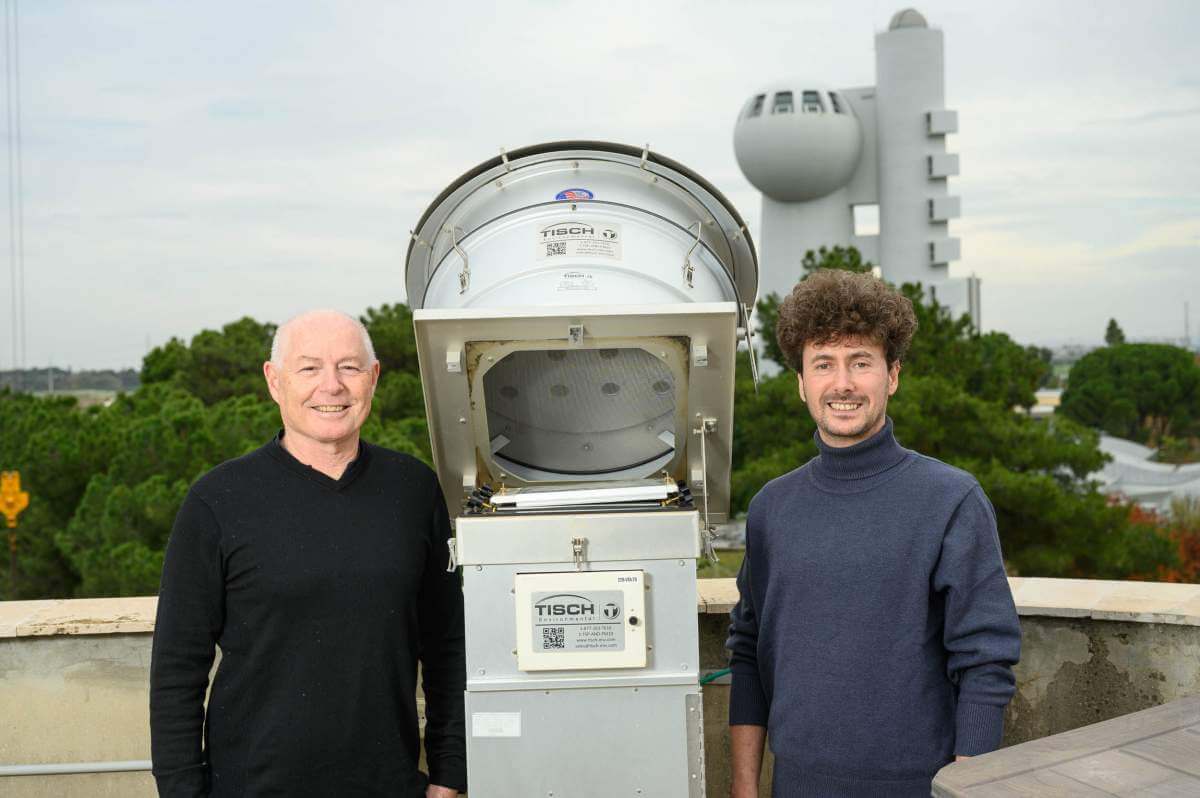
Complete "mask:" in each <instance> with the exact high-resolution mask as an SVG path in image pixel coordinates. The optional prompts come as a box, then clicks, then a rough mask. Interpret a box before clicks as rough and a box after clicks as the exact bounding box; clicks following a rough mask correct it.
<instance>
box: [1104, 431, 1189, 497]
mask: <svg viewBox="0 0 1200 798" xmlns="http://www.w3.org/2000/svg"><path fill="white" fill-rule="evenodd" d="M1100 451H1102V452H1104V453H1105V454H1107V455H1108V456H1109V457H1111V458H1112V459H1111V460H1109V462H1107V463H1105V464H1104V467H1103V468H1101V469H1100V470H1099V471H1098V472H1096V473H1095V474H1092V478H1093V479H1096V480H1098V481H1099V482H1100V486H1101V489H1102V490H1103V491H1104V492H1105V493H1115V494H1119V495H1121V496H1124V497H1125V498H1127V499H1129V500H1130V501H1133V502H1137V503H1138V504H1140V505H1141V506H1142V507H1145V508H1147V509H1150V510H1154V511H1155V512H1157V513H1159V514H1160V515H1169V514H1170V512H1171V501H1172V500H1174V499H1184V498H1196V497H1200V463H1187V464H1185V465H1172V464H1171V463H1156V462H1154V461H1153V460H1151V459H1150V458H1151V457H1153V456H1154V454H1155V450H1154V449H1151V448H1150V447H1148V446H1142V445H1141V444H1140V443H1136V442H1134V441H1127V440H1125V439H1124V438H1114V437H1113V436H1111V435H1103V434H1102V435H1101V436H1100Z"/></svg>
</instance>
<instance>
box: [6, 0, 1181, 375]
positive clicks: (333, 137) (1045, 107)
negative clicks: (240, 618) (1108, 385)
mask: <svg viewBox="0 0 1200 798" xmlns="http://www.w3.org/2000/svg"><path fill="white" fill-rule="evenodd" d="M900 7H901V6H900V4H899V3H897V2H876V1H873V0H863V1H861V2H848V1H847V0H839V1H838V2H836V3H832V2H830V3H826V2H820V3H818V2H801V1H798V0H786V1H781V2H746V1H745V0H743V1H742V2H696V1H694V2H690V3H682V2H680V3H666V2H655V3H650V2H645V1H644V0H643V2H637V3H632V2H619V1H617V2H613V1H610V2H608V3H601V4H598V3H595V2H588V3H585V2H551V1H550V0H544V1H542V2H536V1H534V2H523V1H522V2H518V1H515V0H509V1H508V2H505V3H503V4H493V3H472V2H457V3H448V2H439V3H427V4H421V5H417V4H407V3H383V2H366V1H365V0H358V1H357V2H353V3H350V2H345V3H338V4H335V3H310V2H298V0H287V2H256V3H246V2H237V3H234V2H215V1H213V0H210V1H209V2H204V3H153V2H116V1H115V0H114V1H112V2H104V1H103V0H95V1H89V2H83V1H82V0H80V2H55V1H54V0H37V2H28V1H27V2H25V3H22V4H21V13H22V19H21V48H22V52H21V75H22V92H23V111H24V125H23V133H24V142H23V143H24V187H25V251H26V256H25V257H26V266H25V268H26V282H27V289H26V304H27V308H28V350H27V351H28V356H27V359H26V362H27V364H28V365H31V366H34V365H46V364H48V363H51V362H53V363H54V364H55V365H59V366H67V365H71V366H73V367H75V368H102V367H124V366H133V367H137V366H138V365H139V364H140V361H141V357H142V355H143V354H144V353H145V352H146V349H147V345H148V344H149V345H151V346H153V345H157V344H160V343H162V342H163V341H165V340H166V339H168V338H169V337H170V336H173V335H174V336H180V337H182V338H185V339H190V338H191V336H192V335H194V334H195V333H196V332H198V331H199V330H201V329H202V328H205V327H219V326H221V325H223V324H225V323H227V322H230V321H233V320H235V319H237V318H239V317H241V316H243V315H249V316H253V317H255V318H257V319H260V320H264V321H268V320H269V321H282V320H283V319H285V318H287V317H288V316H290V315H292V314H293V313H295V312H297V311H299V310H302V309H305V308H310V307H313V306H334V307H339V308H342V309H344V310H347V311H349V312H351V313H361V312H362V311H363V310H364V309H365V308H367V307H369V306H377V305H380V304H383V303H387V302H397V301H403V299H404V298H405V297H404V284H403V267H404V263H403V259H404V254H405V248H406V246H407V234H408V230H409V228H410V227H412V226H413V225H414V223H415V222H416V220H417V218H418V217H419V216H420V214H421V213H422V211H423V210H424V208H425V206H426V205H427V204H428V203H429V201H430V200H432V199H433V197H434V196H435V195H436V194H437V193H438V192H439V191H440V190H441V189H442V188H444V187H445V185H446V184H447V183H448V182H449V181H451V180H452V179H454V178H455V177H456V176H457V175H459V174H461V173H462V172H464V171H466V170H467V169H468V168H470V167H471V166H473V165H475V164H476V163H478V162H480V161H483V160H485V159H488V158H490V157H492V156H494V155H496V154H497V153H498V152H499V148H500V147H501V146H505V147H507V148H508V149H515V148H517V147H521V146H524V145H528V144H533V143H537V142H541V141H548V140H556V139H569V138H592V139H607V140H612V141H617V142H624V143H629V144H636V145H641V144H644V143H646V142H650V143H651V145H652V147H653V148H654V149H655V150H656V151H659V152H662V153H663V154H665V155H668V156H670V157H672V158H675V159H676V160H679V161H682V162H683V163H685V164H687V165H689V166H691V167H692V168H694V169H695V170H697V171H698V172H700V173H701V174H703V175H704V176H705V177H707V178H709V179H710V180H711V181H712V182H713V183H715V184H716V185H717V186H718V187H719V188H721V189H722V190H723V191H724V192H725V193H726V194H727V196H728V197H729V198H730V199H731V200H732V201H733V203H734V204H735V205H736V206H737V207H738V208H739V209H740V210H741V211H742V213H743V215H744V216H746V218H747V219H748V220H749V221H750V222H751V225H752V229H753V230H754V231H755V232H756V231H757V224H758V218H759V214H760V209H759V205H760V200H759V195H758V193H757V192H756V191H755V190H754V189H753V188H752V187H751V186H750V185H749V183H748V182H747V181H746V180H745V178H743V177H742V175H741V173H740V172H739V171H738V168H737V164H736V162H735V160H734V156H733V147H732V129H733V122H734V119H735V117H736V115H737V113H738V111H739V109H740V108H741V106H742V105H743V103H744V102H745V100H746V98H747V97H749V96H750V95H751V94H752V93H753V92H754V90H755V89H756V88H758V87H759V85H760V84H764V83H767V82H770V81H771V80H772V79H774V78H778V77H790V76H795V77H797V78H802V79H805V80H807V81H809V82H813V83H819V84H825V85H829V86H832V87H835V88H836V87H850V86H861V85H870V84H872V83H873V82H874V34H875V33H876V32H878V31H880V30H883V29H885V28H886V26H887V23H888V20H889V19H890V17H891V15H892V13H893V12H895V11H896V10H898V9H899V8H900ZM918 8H919V9H920V10H921V11H922V12H923V13H924V14H925V16H926V17H927V18H928V19H929V21H930V23H931V24H932V25H933V26H935V27H939V28H941V29H942V30H943V31H944V32H945V42H946V99H947V106H948V107H950V108H954V109H957V110H958V112H959V129H960V131H961V132H960V133H959V134H957V135H954V136H951V137H950V140H949V149H950V151H952V152H958V153H960V154H961V158H962V175H961V177H958V178H955V179H952V180H951V184H950V185H951V192H952V193H954V194H958V195H960V196H961V197H962V199H963V215H962V218H961V219H960V220H958V221H956V222H954V223H952V225H951V233H952V234H953V235H956V236H958V237H960V238H961V239H962V250H963V257H962V260H961V261H959V262H958V263H957V264H955V265H954V266H953V267H952V269H951V274H952V275H955V276H958V275H966V274H970V273H972V272H974V273H975V274H978V275H979V276H980V277H982V278H983V291H982V295H983V320H984V327H985V328H986V329H999V330H1004V331H1006V332H1008V333H1010V334H1011V335H1013V336H1014V337H1015V338H1016V339H1017V340H1019V341H1022V342H1027V343H1032V342H1038V343H1060V342H1066V341H1078V342H1082V343H1087V342H1098V341H1099V340H1100V338H1101V336H1102V334H1103V330H1104V326H1105V323H1106V322H1107V320H1108V318H1109V317H1110V316H1111V317H1116V318H1117V319H1118V320H1119V321H1120V323H1121V324H1122V325H1123V326H1124V328H1125V331H1126V333H1127V334H1128V335H1129V336H1130V337H1132V338H1150V337H1164V338H1165V337H1175V338H1178V337H1180V336H1182V334H1183V302H1184V301H1185V300H1191V303H1192V310H1193V314H1192V315H1193V325H1192V326H1193V330H1195V329H1196V328H1200V144H1198V143H1197V142H1200V58H1198V57H1197V55H1196V42H1197V40H1198V39H1200V3H1197V2H1193V0H1181V1H1180V2H1146V1H1145V0H1143V1H1142V2H1138V3H1130V2H1126V1H1124V0H1123V1H1121V2H1112V1H1111V0H1089V1H1088V2H1084V0H1079V1H1078V2H1045V0H1042V1H1041V2H1019V1H1018V0H1008V1H1007V2H1003V3H995V2H987V3H984V2H961V1H959V2H922V3H921V4H920V5H918ZM0 163H3V161H0ZM5 168H7V167H5ZM0 225H2V226H3V236H4V241H3V245H2V248H0V257H3V258H4V263H3V276H4V280H3V281H0V318H3V319H5V322H4V323H3V324H0V368H7V367H9V366H10V365H11V355H10V327H9V324H8V315H9V298H10V295H9V281H8V262H7V252H8V229H7V225H6V224H3V221H2V220H0ZM1197 337H1200V336H1197Z"/></svg>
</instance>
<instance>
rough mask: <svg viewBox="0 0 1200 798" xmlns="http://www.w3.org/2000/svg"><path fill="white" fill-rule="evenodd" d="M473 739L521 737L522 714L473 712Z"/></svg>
mask: <svg viewBox="0 0 1200 798" xmlns="http://www.w3.org/2000/svg"><path fill="white" fill-rule="evenodd" d="M471 736H472V737H520V736H521V713H520V712H472V713H471Z"/></svg>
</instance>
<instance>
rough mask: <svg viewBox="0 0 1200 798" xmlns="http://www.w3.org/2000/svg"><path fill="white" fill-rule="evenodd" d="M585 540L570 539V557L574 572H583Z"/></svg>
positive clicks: (585, 549) (585, 554) (585, 551)
mask: <svg viewBox="0 0 1200 798" xmlns="http://www.w3.org/2000/svg"><path fill="white" fill-rule="evenodd" d="M587 542H588V539H587V538H571V555H572V557H573V558H574V560H575V570H576V571H582V570H583V562H584V558H585V557H586V556H587Z"/></svg>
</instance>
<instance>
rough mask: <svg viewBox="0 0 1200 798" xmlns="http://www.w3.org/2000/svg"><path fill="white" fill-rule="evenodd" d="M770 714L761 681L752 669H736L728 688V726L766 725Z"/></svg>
mask: <svg viewBox="0 0 1200 798" xmlns="http://www.w3.org/2000/svg"><path fill="white" fill-rule="evenodd" d="M769 714H770V706H769V705H768V703H767V696H766V694H765V693H764V692H763V686H762V682H761V681H760V680H759V678H758V674H757V673H755V672H754V671H753V670H742V669H736V670H734V672H733V684H732V685H731V686H730V689H729V725H730V726H743V725H744V726H766V725H767V718H768V716H769Z"/></svg>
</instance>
